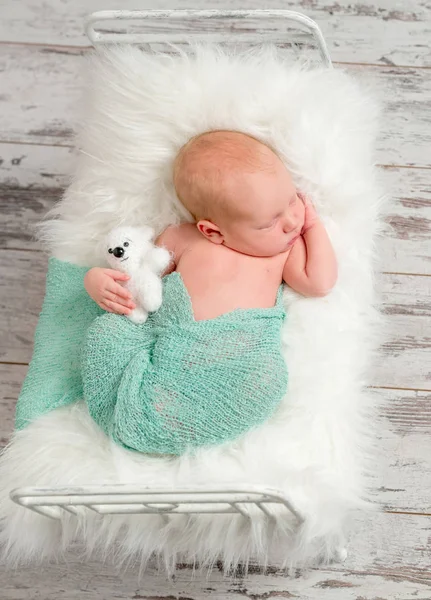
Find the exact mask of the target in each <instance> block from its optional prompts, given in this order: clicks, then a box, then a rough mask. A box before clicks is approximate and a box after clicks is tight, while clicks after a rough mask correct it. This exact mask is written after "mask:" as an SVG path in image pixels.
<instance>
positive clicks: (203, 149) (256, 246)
mask: <svg viewBox="0 0 431 600" xmlns="http://www.w3.org/2000/svg"><path fill="white" fill-rule="evenodd" d="M174 185H175V189H176V192H177V196H178V198H179V200H180V201H181V202H182V204H183V205H184V206H185V207H186V208H187V210H188V211H189V212H190V213H191V214H192V215H193V217H194V219H195V221H196V224H197V228H198V229H199V231H200V232H201V233H202V235H204V236H205V237H206V238H208V239H209V240H210V241H211V242H213V243H215V244H224V245H225V246H227V247H229V248H232V249H233V250H236V251H238V252H242V253H243V254H249V255H252V256H274V255H276V254H279V253H280V252H284V251H285V250H287V248H288V247H289V242H290V241H291V240H292V239H293V238H294V237H295V236H296V235H298V234H299V233H300V231H301V229H302V226H303V224H304V214H305V209H304V205H303V202H302V201H301V199H300V198H299V197H298V195H297V193H296V189H295V186H294V185H293V182H292V179H291V177H290V174H289V172H288V171H287V169H286V167H285V166H284V164H283V162H282V161H281V160H280V158H279V157H278V156H277V154H276V153H275V152H274V151H273V150H272V149H271V148H270V147H269V146H267V145H265V144H263V143H262V142H260V141H259V140H257V139H255V138H254V137H252V136H250V135H247V134H244V133H241V132H238V131H228V130H220V131H208V132H206V133H203V134H200V135H197V136H195V137H193V138H192V139H191V140H189V141H188V142H187V144H185V145H184V146H183V147H182V148H181V149H180V151H179V153H178V155H177V157H176V159H175V162H174Z"/></svg>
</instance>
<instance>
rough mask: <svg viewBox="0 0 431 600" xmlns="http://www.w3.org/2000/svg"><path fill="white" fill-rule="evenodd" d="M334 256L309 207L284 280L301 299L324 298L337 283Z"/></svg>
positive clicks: (291, 252) (285, 269)
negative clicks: (303, 297)
mask: <svg viewBox="0 0 431 600" xmlns="http://www.w3.org/2000/svg"><path fill="white" fill-rule="evenodd" d="M337 275H338V267H337V259H336V257H335V252H334V249H333V247H332V244H331V241H330V239H329V237H328V234H327V232H326V229H325V227H324V225H323V223H322V222H321V220H320V219H319V217H318V215H317V213H316V211H315V210H314V208H313V206H312V205H311V204H306V221H305V224H304V228H303V230H302V232H301V236H300V237H299V238H298V240H297V241H296V242H295V244H294V246H293V248H292V250H291V251H290V253H289V256H288V257H287V260H286V262H285V265H284V269H283V280H284V281H285V282H286V283H287V284H288V285H289V286H290V287H291V288H293V289H294V290H295V291H297V292H299V293H300V294H302V295H303V296H326V294H328V293H329V292H330V291H331V289H332V288H333V287H334V285H335V283H336V281H337Z"/></svg>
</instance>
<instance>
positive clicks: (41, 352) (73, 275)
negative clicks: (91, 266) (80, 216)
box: [15, 257, 104, 429]
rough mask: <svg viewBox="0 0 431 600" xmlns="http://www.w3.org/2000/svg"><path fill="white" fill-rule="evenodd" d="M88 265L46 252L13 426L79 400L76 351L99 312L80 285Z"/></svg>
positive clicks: (21, 426)
mask: <svg viewBox="0 0 431 600" xmlns="http://www.w3.org/2000/svg"><path fill="white" fill-rule="evenodd" d="M87 271H88V267H80V266H78V265H75V264H72V263H69V262H65V261H61V260H58V259H56V258H54V257H51V258H50V259H49V262H48V273H47V277H46V291H45V298H44V301H43V306H42V311H41V313H40V315H39V320H38V323H37V327H36V331H35V336H34V349H33V356H32V360H31V362H30V366H29V369H28V371H27V375H26V378H25V380H24V383H23V386H22V388H21V393H20V395H19V398H18V403H17V407H16V414H15V428H16V429H23V428H24V427H25V426H26V425H28V424H29V423H31V422H32V421H34V420H35V419H37V418H38V417H40V416H41V415H44V414H45V413H47V412H49V411H51V410H53V409H55V408H59V407H60V406H64V405H66V404H70V403H71V402H75V401H77V400H81V399H82V393H83V391H82V379H81V371H80V354H81V348H82V342H83V339H84V334H85V331H86V329H87V327H88V326H89V325H90V323H91V322H92V321H93V320H94V319H95V318H96V317H98V316H100V315H101V314H102V313H103V312H104V311H103V310H102V309H101V308H99V306H98V305H97V304H96V303H95V302H94V301H93V300H92V299H91V298H90V296H89V295H88V294H87V292H86V291H85V288H84V276H85V274H86V273H87Z"/></svg>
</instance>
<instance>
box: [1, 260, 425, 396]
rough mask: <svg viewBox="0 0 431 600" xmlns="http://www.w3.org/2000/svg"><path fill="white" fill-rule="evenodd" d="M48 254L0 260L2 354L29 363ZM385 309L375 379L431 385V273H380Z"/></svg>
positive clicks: (388, 383) (385, 383) (414, 385)
mask: <svg viewBox="0 0 431 600" xmlns="http://www.w3.org/2000/svg"><path fill="white" fill-rule="evenodd" d="M46 269H47V256H46V255H45V254H44V253H40V252H24V251H19V250H4V251H3V254H2V261H1V263H0V274H1V279H0V281H1V283H0V286H1V288H2V290H4V291H2V295H3V297H4V300H3V304H4V306H3V310H2V313H1V316H0V339H2V342H3V343H2V347H1V348H0V360H1V361H3V362H18V363H28V361H29V360H30V357H31V351H32V346H33V334H34V329H35V326H36V322H37V318H38V315H39V313H40V309H41V307H42V300H43V295H44V288H45V273H46ZM378 285H379V288H378V289H379V290H380V296H381V303H382V304H381V305H382V310H383V312H385V313H386V314H387V315H388V322H389V327H388V332H387V336H386V337H385V341H384V343H383V346H382V348H381V351H380V358H379V361H378V363H377V364H376V365H375V366H374V368H373V369H372V374H371V381H370V384H372V385H377V386H380V387H381V386H391V387H398V388H414V389H430V388H431V384H430V381H431V375H430V371H429V369H430V365H431V361H430V351H431V344H430V342H431V335H430V331H429V322H430V321H429V316H430V306H429V298H430V296H431V278H430V277H420V276H409V275H384V274H382V275H379V277H378Z"/></svg>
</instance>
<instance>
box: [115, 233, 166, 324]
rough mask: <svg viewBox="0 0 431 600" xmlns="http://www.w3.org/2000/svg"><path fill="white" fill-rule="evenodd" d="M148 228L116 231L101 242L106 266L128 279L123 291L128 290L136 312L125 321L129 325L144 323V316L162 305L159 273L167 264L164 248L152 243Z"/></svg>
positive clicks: (146, 316) (152, 235) (151, 234)
mask: <svg viewBox="0 0 431 600" xmlns="http://www.w3.org/2000/svg"><path fill="white" fill-rule="evenodd" d="M153 237H154V230H153V229H151V227H116V228H115V229H113V230H112V231H110V232H109V233H108V235H107V237H106V240H105V257H106V258H107V260H108V263H109V266H110V267H111V268H112V269H116V270H117V271H122V272H123V273H127V274H128V275H130V279H129V280H128V281H127V282H126V283H125V284H124V287H125V288H127V289H128V290H130V292H131V293H132V297H133V298H134V299H135V302H136V303H137V304H136V308H135V309H134V310H132V312H131V313H130V315H129V317H128V318H129V319H130V320H131V321H133V323H145V321H146V320H147V318H148V313H149V312H153V311H155V310H158V309H159V308H160V306H161V305H162V280H161V278H160V275H161V273H162V272H163V271H164V270H165V269H166V267H167V266H168V264H169V263H170V261H171V256H170V254H169V252H168V250H166V248H158V247H157V246H154V244H153V243H152V239H153Z"/></svg>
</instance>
